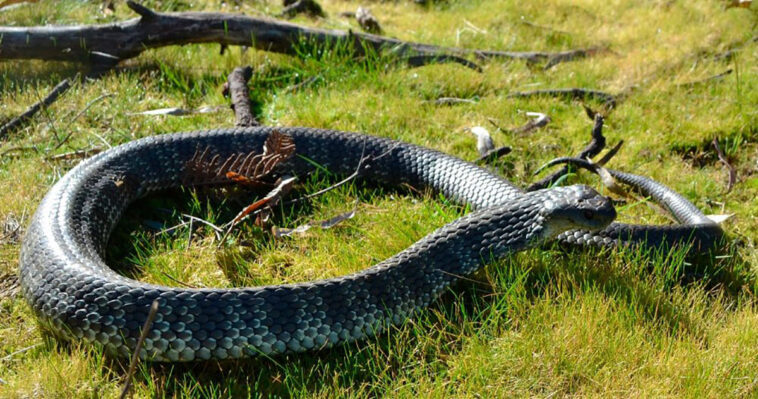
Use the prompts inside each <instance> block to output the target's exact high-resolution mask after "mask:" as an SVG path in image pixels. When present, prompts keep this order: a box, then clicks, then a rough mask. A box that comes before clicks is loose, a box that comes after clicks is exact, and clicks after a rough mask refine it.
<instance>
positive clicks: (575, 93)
mask: <svg viewBox="0 0 758 399" xmlns="http://www.w3.org/2000/svg"><path fill="white" fill-rule="evenodd" d="M535 96H550V97H560V98H568V99H571V100H585V99H588V98H592V99H596V100H600V101H602V102H603V103H605V104H606V105H607V106H608V107H609V108H615V107H616V96H614V95H613V94H609V93H606V92H604V91H600V90H592V89H582V88H569V89H544V90H532V91H519V92H515V93H511V94H509V95H508V97H509V98H526V97H535Z"/></svg>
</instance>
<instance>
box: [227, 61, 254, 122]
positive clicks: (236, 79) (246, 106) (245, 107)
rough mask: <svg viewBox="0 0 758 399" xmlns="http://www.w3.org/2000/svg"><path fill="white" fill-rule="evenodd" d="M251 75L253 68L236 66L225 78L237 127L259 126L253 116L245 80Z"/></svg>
mask: <svg viewBox="0 0 758 399" xmlns="http://www.w3.org/2000/svg"><path fill="white" fill-rule="evenodd" d="M252 75H253V68H251V67H249V66H246V67H237V68H234V70H232V72H231V73H230V74H229V78H228V80H227V85H228V89H229V96H230V97H231V99H232V109H233V110H234V117H235V119H236V123H235V126H237V127H252V126H260V123H258V121H257V120H256V119H255V117H254V116H253V110H252V107H253V104H252V102H251V101H250V91H249V89H248V86H247V82H248V81H249V80H250V77H252Z"/></svg>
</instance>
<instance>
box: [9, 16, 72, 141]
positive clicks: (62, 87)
mask: <svg viewBox="0 0 758 399" xmlns="http://www.w3.org/2000/svg"><path fill="white" fill-rule="evenodd" d="M0 31H2V29H1V28H0ZM0 37H2V33H0ZM3 49H4V45H3V44H0V53H2V51H3ZM2 58H3V56H2V55H1V54H0V59H2ZM70 88H71V82H70V81H69V80H68V79H63V81H61V82H60V83H58V85H56V86H55V87H53V90H52V91H51V92H50V94H48V95H47V97H45V98H43V99H42V101H39V102H37V103H36V104H34V105H32V106H31V107H29V108H27V110H26V111H24V113H22V114H21V115H19V116H17V117H15V118H13V119H11V120H10V122H8V123H6V124H5V125H3V126H2V127H0V140H2V139H3V138H4V137H5V136H6V135H7V134H9V133H12V132H15V131H17V130H19V129H21V128H23V127H24V126H26V125H27V124H28V123H29V121H30V120H31V119H32V117H33V116H34V115H35V114H36V113H37V112H39V110H40V109H42V108H46V107H49V106H50V104H52V103H54V102H55V100H57V99H58V97H59V96H60V95H61V94H63V93H65V92H66V90H68V89H70Z"/></svg>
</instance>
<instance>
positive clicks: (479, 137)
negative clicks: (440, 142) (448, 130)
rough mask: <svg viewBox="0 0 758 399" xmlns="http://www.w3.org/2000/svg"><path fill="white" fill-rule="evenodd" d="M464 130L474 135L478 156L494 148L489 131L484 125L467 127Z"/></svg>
mask: <svg viewBox="0 0 758 399" xmlns="http://www.w3.org/2000/svg"><path fill="white" fill-rule="evenodd" d="M465 130H466V131H467V132H470V133H471V134H473V135H474V136H476V150H477V151H478V152H479V156H485V155H486V154H487V153H488V152H490V151H492V150H494V149H495V144H494V143H493V142H492V137H491V136H490V132H489V131H488V130H487V129H485V128H484V127H482V126H474V127H467V128H466V129H465Z"/></svg>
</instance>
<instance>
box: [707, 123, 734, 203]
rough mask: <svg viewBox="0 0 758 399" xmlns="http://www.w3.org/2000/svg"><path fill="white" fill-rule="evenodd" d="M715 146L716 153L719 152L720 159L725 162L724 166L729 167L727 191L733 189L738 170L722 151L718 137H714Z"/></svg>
mask: <svg viewBox="0 0 758 399" xmlns="http://www.w3.org/2000/svg"><path fill="white" fill-rule="evenodd" d="M712 143H713V148H715V149H716V153H717V154H718V157H719V161H721V163H723V164H724V166H726V167H727V169H729V181H728V182H727V183H726V192H727V193H728V192H730V191H732V187H734V182H735V181H736V180H737V171H736V170H735V169H734V166H732V164H730V163H729V160H728V159H726V155H724V152H723V151H721V147H719V140H718V137H714V138H713V141H712Z"/></svg>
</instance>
